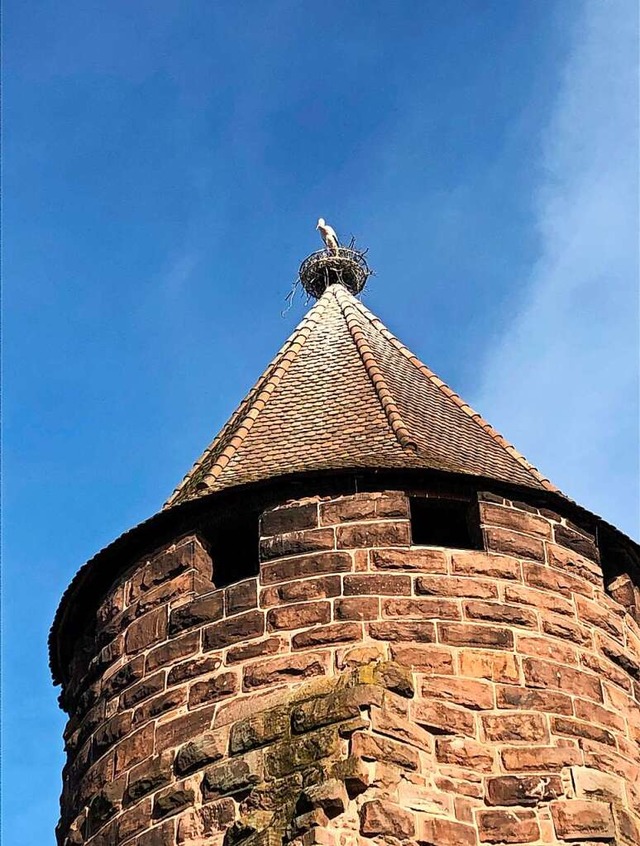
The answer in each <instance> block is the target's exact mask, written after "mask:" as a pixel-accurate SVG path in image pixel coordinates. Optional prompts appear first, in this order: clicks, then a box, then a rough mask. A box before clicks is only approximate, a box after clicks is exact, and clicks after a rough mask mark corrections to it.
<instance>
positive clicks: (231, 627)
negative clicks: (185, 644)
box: [203, 611, 264, 651]
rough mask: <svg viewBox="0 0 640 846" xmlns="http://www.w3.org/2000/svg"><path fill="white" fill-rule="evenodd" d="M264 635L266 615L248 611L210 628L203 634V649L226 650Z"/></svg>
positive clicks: (260, 612)
mask: <svg viewBox="0 0 640 846" xmlns="http://www.w3.org/2000/svg"><path fill="white" fill-rule="evenodd" d="M263 634H264V613H263V612H262V611H246V612H245V613H244V614H238V615H237V616H235V617H231V618H230V619H228V620H220V622H219V623H214V624H213V625H212V626H208V627H207V628H206V629H205V630H204V632H203V641H204V644H203V648H204V649H205V651H207V650H211V649H224V648H225V647H226V646H233V645H235V644H236V643H238V642H241V641H243V640H249V639H250V638H253V637H260V636H261V635H263Z"/></svg>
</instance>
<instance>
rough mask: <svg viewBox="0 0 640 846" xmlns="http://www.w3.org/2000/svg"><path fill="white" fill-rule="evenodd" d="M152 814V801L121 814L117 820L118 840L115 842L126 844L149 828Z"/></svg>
mask: <svg viewBox="0 0 640 846" xmlns="http://www.w3.org/2000/svg"><path fill="white" fill-rule="evenodd" d="M151 813H152V804H151V799H147V800H145V801H144V802H140V803H139V804H138V805H136V807H135V808H129V810H128V811H125V812H124V814H121V815H120V816H119V817H118V819H117V823H116V824H117V840H115V841H114V842H116V843H124V842H125V841H126V840H129V838H131V837H133V836H134V835H135V834H138V833H139V832H141V831H143V830H144V829H145V828H147V827H148V826H149V824H150V821H151ZM129 842H130V841H129Z"/></svg>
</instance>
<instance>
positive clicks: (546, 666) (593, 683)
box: [522, 658, 602, 702]
mask: <svg viewBox="0 0 640 846" xmlns="http://www.w3.org/2000/svg"><path fill="white" fill-rule="evenodd" d="M522 668H523V670H524V677H525V680H526V683H527V685H529V686H530V687H542V688H547V687H551V688H556V689H558V690H564V691H566V692H567V693H570V694H572V695H577V696H583V697H584V698H585V699H593V700H594V701H597V702H602V686H601V683H600V680H599V679H598V678H596V676H593V675H591V674H589V673H585V672H583V671H582V670H577V669H575V668H574V667H567V666H565V665H563V664H554V663H551V662H550V661H541V660H538V659H537V658H525V659H523V662H522Z"/></svg>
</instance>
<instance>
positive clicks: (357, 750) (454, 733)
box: [58, 492, 640, 846]
mask: <svg viewBox="0 0 640 846" xmlns="http://www.w3.org/2000/svg"><path fill="white" fill-rule="evenodd" d="M481 498H482V500H483V501H482V502H481V505H480V514H481V522H482V529H483V534H484V538H485V546H486V551H469V550H446V549H436V548H429V547H412V546H411V545H410V535H411V533H410V521H409V509H408V499H407V498H406V497H405V496H404V495H403V494H402V493H394V492H386V493H379V494H374V493H366V494H357V495H355V496H349V497H340V498H338V499H335V500H321V501H319V500H304V501H300V502H296V503H289V504H287V505H286V506H283V507H280V508H277V509H273V510H271V511H269V512H267V513H266V514H264V515H263V518H262V524H261V549H260V557H261V563H260V575H259V577H257V578H252V579H246V580H244V581H242V582H239V583H237V584H233V585H231V586H229V587H226V588H224V589H218V590H216V589H215V587H214V585H215V562H213V563H212V562H211V560H210V558H209V556H208V554H207V552H206V550H205V549H204V547H203V545H202V544H201V543H200V541H199V540H198V539H197V538H196V537H193V536H192V537H186V538H182V539H181V540H179V541H177V542H176V543H175V544H174V545H172V546H170V547H168V548H165V549H162V550H159V551H158V552H157V553H156V554H154V556H153V557H151V558H149V559H145V560H143V561H139V562H137V563H136V564H135V565H134V566H133V567H132V568H131V569H130V570H129V571H128V573H127V575H126V576H125V577H124V578H122V579H121V580H120V581H119V582H118V584H116V585H115V586H114V588H113V590H112V591H111V593H110V594H109V596H108V597H107V598H106V599H105V600H104V602H103V603H102V605H101V607H100V608H99V610H98V612H97V618H96V632H95V633H93V632H92V633H88V635H87V638H86V639H85V641H83V642H82V643H79V644H78V647H77V654H76V658H75V663H74V666H73V667H72V668H71V681H70V682H69V683H68V684H67V685H66V687H65V690H64V691H63V694H62V701H63V702H64V704H65V706H66V708H67V710H68V711H69V713H70V714H71V718H70V720H69V723H68V726H67V729H66V732H65V741H66V746H67V753H68V763H67V766H66V768H65V771H64V787H63V796H62V816H61V821H60V825H59V830H58V836H59V842H60V843H61V844H65V846H71V844H78V845H79V844H87V846H117V844H123V846H125V844H126V846H175V844H180V846H198V845H199V846H204V844H224V846H235V844H246V846H271V844H273V846H276V844H277V845H278V846H279V844H282V843H293V844H295V846H314V844H318V846H352V844H353V846H367V844H381V843H385V844H398V843H412V844H413V843H419V844H422V846H477V844H484V843H526V844H543V843H544V844H566V843H572V842H576V841H577V842H580V843H582V844H590V843H593V844H595V843H603V842H605V843H617V844H625V846H634V845H635V844H638V843H640V817H639V816H638V815H639V812H640V781H639V778H640V776H639V772H640V770H639V765H640V751H639V743H640V708H639V707H638V701H639V700H640V683H639V679H640V629H639V627H638V624H637V623H636V621H635V620H634V619H633V618H632V616H631V614H630V613H628V611H627V610H626V609H625V607H624V606H623V605H622V604H620V603H619V602H616V601H615V600H614V599H612V598H611V597H610V596H609V595H608V594H607V593H606V592H605V590H604V586H603V583H602V575H601V572H600V568H599V565H598V552H597V549H596V546H595V543H594V540H593V538H591V537H589V536H588V535H587V534H585V533H584V532H583V531H582V530H580V529H578V528H577V527H574V526H571V525H570V524H568V523H567V521H565V520H561V519H560V518H559V517H558V516H557V515H555V514H554V513H552V512H548V511H542V510H538V509H535V508H532V507H530V506H528V505H526V504H524V503H511V502H507V501H505V500H503V499H501V498H499V497H495V496H493V495H489V494H486V495H481ZM212 570H213V572H212Z"/></svg>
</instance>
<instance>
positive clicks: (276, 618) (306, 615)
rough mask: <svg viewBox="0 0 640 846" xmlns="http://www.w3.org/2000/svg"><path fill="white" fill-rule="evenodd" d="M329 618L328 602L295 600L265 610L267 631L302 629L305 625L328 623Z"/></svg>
mask: <svg viewBox="0 0 640 846" xmlns="http://www.w3.org/2000/svg"><path fill="white" fill-rule="evenodd" d="M330 620H331V605H330V604H329V603H328V602H297V603H294V604H293V605H282V606H279V607H277V608H271V609H270V610H269V611H267V628H268V630H269V631H275V630H278V629H286V630H292V629H303V628H305V627H306V626H317V625H320V624H322V623H328V622H329V621H330Z"/></svg>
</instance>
